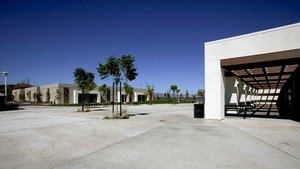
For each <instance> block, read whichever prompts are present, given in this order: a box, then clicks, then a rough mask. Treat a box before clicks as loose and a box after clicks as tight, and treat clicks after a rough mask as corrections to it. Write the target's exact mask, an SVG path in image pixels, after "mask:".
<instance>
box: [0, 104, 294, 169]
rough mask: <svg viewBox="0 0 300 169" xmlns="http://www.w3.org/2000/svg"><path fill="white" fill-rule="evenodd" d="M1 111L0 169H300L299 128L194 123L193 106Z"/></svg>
mask: <svg viewBox="0 0 300 169" xmlns="http://www.w3.org/2000/svg"><path fill="white" fill-rule="evenodd" d="M24 108H25V109H24V110H18V111H5V112H0V120H1V123H0V168H1V169H2V168H3V169H4V168H5V169H7V168H30V169H39V168H57V169H58V168H59V169H60V168H61V169H65V168H105V169H107V168H120V169H121V168H130V169H132V168H133V169H134V168H136V169H140V168H145V169H159V168H161V169H165V168H172V169H176V168H178V169H179V168H180V169H182V168H191V169H194V168H195V169H196V168H197V169H198V168H264V169H268V168H270V169H271V168H298V167H299V166H300V124H299V123H297V122H294V121H291V120H279V119H258V118H247V119H245V120H244V119H242V118H236V117H235V118H226V119H224V120H222V121H218V120H205V119H194V118H193V105H192V104H179V105H141V106H126V108H125V109H126V110H127V112H128V113H130V114H141V113H142V114H148V115H137V116H132V117H130V119H128V120H103V119H102V118H103V117H104V115H109V114H110V108H109V107H107V108H96V109H94V110H95V111H91V112H86V113H78V112H76V110H77V108H74V107H30V106H26V107H24Z"/></svg>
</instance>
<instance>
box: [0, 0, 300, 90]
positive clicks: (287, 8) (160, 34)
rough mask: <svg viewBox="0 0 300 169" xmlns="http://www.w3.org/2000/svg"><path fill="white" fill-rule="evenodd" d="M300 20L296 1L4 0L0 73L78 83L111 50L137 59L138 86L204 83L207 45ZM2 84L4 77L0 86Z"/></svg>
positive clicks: (0, 0)
mask: <svg viewBox="0 0 300 169" xmlns="http://www.w3.org/2000/svg"><path fill="white" fill-rule="evenodd" d="M297 22H300V1H299V0H280V1H277V0H271V1H267V0H251V1H250V0H249V1H246V0H245V1H244V0H237V1H233V0H226V1H225V0H224V1H223V0H218V1H215V0H206V1H201V0H198V1H194V0H181V1H179V0H148V1H145V0H128V1H125V0H123V1H122V0H107V1H106V0H102V1H101V0H99V1H96V0H95V1H88V0H82V1H76V0H68V1H64V0H36V1H33V0H20V1H17V0H0V58H1V59H0V71H1V72H2V71H8V72H9V73H10V74H9V76H8V82H9V83H10V84H14V83H18V82H21V81H23V80H26V79H27V78H30V82H31V84H33V85H44V84H50V83H57V82H60V83H74V79H73V71H74V70H75V68H77V67H82V68H84V69H86V70H88V71H91V72H93V73H95V77H96V83H97V84H98V85H99V84H102V83H106V84H109V85H110V84H111V82H110V81H107V80H101V79H100V77H99V74H98V73H97V71H96V67H97V66H98V62H105V59H106V58H107V57H109V56H111V55H115V56H117V57H119V56H121V55H122V54H131V55H133V56H135V57H136V62H135V64H136V67H137V68H138V73H139V75H138V77H137V79H136V80H134V81H132V82H131V85H133V86H134V87H145V86H146V84H147V83H148V84H150V85H154V86H155V92H167V91H168V89H169V87H170V85H172V84H176V85H178V87H179V88H180V89H181V91H182V93H185V91H186V90H189V92H190V93H196V91H197V90H198V89H201V88H204V43H205V42H208V41H213V40H218V39H222V38H227V37H231V36H237V35H241V34H246V33H251V32H255V31H260V30H265V29H270V28H274V27H278V26H283V25H288V24H293V23H297ZM1 83H2V84H3V83H4V79H3V76H1V77H0V84H1Z"/></svg>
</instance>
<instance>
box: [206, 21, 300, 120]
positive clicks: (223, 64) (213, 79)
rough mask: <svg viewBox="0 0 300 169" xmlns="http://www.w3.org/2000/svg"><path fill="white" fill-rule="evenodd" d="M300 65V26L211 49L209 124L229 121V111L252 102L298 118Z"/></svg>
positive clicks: (225, 42)
mask: <svg viewBox="0 0 300 169" xmlns="http://www.w3.org/2000/svg"><path fill="white" fill-rule="evenodd" d="M299 64H300V23H296V24H292V25H287V26H283V27H278V28H274V29H270V30H265V31H260V32H255V33H250V34H246V35H241V36H236V37H232V38H227V39H221V40H217V41H212V42H207V43H205V96H206V98H205V99H206V100H205V118H207V119H223V118H224V117H225V111H226V109H225V107H226V106H227V105H239V104H240V103H246V102H250V103H258V104H273V105H277V107H278V106H280V105H283V106H282V107H284V106H286V107H288V106H289V105H288V104H290V107H293V106H294V108H292V109H290V111H291V112H292V111H295V112H296V109H295V103H294V102H295V101H299V95H300V94H299V85H300V84H299V80H297V79H298V77H299V76H298V75H299ZM295 72H296V73H295ZM295 74H296V75H297V78H296V75H295ZM295 88H298V90H297V91H296V90H295ZM282 89H284V90H282ZM288 92H290V93H291V94H289V93H288ZM289 95H290V96H291V99H289V97H290V96H289ZM280 97H281V99H280ZM285 97H286V98H285ZM293 99H294V100H293ZM278 100H280V101H281V103H279V102H278ZM288 100H292V101H290V102H291V103H286V104H285V103H284V102H287V101H288ZM299 103H300V102H299ZM293 104H294V105H293ZM297 110H298V109H297Z"/></svg>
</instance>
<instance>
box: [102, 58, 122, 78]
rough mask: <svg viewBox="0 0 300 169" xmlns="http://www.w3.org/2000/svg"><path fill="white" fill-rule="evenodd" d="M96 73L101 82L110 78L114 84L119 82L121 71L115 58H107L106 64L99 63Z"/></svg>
mask: <svg viewBox="0 0 300 169" xmlns="http://www.w3.org/2000/svg"><path fill="white" fill-rule="evenodd" d="M97 71H98V73H99V74H100V77H101V79H102V80H103V79H107V78H109V77H112V78H113V81H114V82H115V83H119V82H120V78H121V71H120V66H119V59H117V58H115V56H110V57H109V58H107V59H106V64H102V63H100V62H99V66H98V68H97Z"/></svg>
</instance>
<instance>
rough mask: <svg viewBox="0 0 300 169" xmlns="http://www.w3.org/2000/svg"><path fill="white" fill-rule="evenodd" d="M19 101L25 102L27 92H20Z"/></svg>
mask: <svg viewBox="0 0 300 169" xmlns="http://www.w3.org/2000/svg"><path fill="white" fill-rule="evenodd" d="M19 101H21V102H24V101H25V93H22V92H21V93H19Z"/></svg>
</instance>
